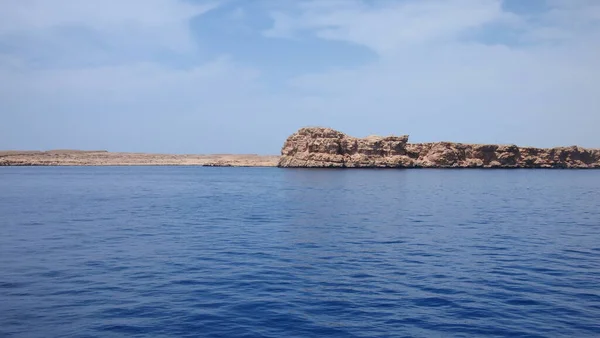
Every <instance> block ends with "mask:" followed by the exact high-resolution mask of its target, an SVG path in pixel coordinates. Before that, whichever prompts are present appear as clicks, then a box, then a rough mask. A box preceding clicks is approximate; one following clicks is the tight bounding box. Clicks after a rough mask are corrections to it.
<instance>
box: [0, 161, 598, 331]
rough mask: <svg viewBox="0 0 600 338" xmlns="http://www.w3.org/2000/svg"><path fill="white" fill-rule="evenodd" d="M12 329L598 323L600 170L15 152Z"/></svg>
mask: <svg viewBox="0 0 600 338" xmlns="http://www.w3.org/2000/svg"><path fill="white" fill-rule="evenodd" d="M0 336H1V337H134V336H139V337H323V336H328V337H403V336H406V337H482V336H492V337H594V336H595V337H598V336H600V171H591V170H590V171H578V170H294V169H276V168H201V167H81V168H76V167H72V168H71V167H42V168H39V167H38V168H35V167H27V168H0Z"/></svg>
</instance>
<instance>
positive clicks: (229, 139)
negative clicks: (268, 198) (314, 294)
mask: <svg viewBox="0 0 600 338" xmlns="http://www.w3.org/2000/svg"><path fill="white" fill-rule="evenodd" d="M305 126H325V127H331V128H334V129H337V130H340V131H342V132H345V133H347V134H350V135H353V136H360V137H364V136H368V135H403V134H409V135H410V142H435V141H455V142H464V143H504V144H518V145H523V146H538V147H552V146H568V145H575V144H577V145H580V146H585V147H597V148H600V132H599V130H600V128H599V127H600V1H598V0H504V1H502V0H214V1H213V0H127V1H123V0H85V1H82V0H4V1H0V149H20V150H23V149H28V150H48V149H86V150H95V149H105V150H109V151H133V152H155V153H258V154H278V153H279V151H280V148H281V146H282V144H283V142H284V141H285V139H286V137H287V136H288V135H290V134H291V133H293V132H294V131H296V130H297V129H299V128H301V127H305Z"/></svg>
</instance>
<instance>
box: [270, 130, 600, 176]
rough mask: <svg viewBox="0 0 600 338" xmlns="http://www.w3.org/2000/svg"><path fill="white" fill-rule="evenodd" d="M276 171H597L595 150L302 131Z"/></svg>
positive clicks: (286, 147)
mask: <svg viewBox="0 0 600 338" xmlns="http://www.w3.org/2000/svg"><path fill="white" fill-rule="evenodd" d="M278 166H279V167H282V168H581V169H592V168H600V149H585V148H581V147H578V146H571V147H558V148H547V149H545V148H533V147H518V146H516V145H497V144H463V143H453V142H434V143H414V144H411V143H408V135H403V136H388V137H381V136H369V137H366V138H356V137H352V136H348V135H346V134H344V133H341V132H339V131H337V130H334V129H330V128H320V127H311V128H302V129H300V130H298V131H297V132H296V133H294V134H292V135H291V136H290V137H289V138H288V139H287V140H286V141H285V144H284V145H283V148H282V150H281V157H280V159H279V163H278Z"/></svg>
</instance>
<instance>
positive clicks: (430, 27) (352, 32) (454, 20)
mask: <svg viewBox="0 0 600 338" xmlns="http://www.w3.org/2000/svg"><path fill="white" fill-rule="evenodd" d="M375 4H377V5H375ZM375 4H373V3H371V4H367V3H365V2H363V1H359V0H348V1H346V2H340V1H338V0H319V1H310V2H300V5H299V7H298V8H299V9H300V10H301V12H300V14H299V15H293V14H286V13H283V12H274V13H273V14H272V15H273V19H274V26H273V28H272V29H269V30H267V31H266V32H265V34H266V35H267V36H272V37H278V36H279V37H286V36H291V35H293V33H294V31H297V30H312V31H313V32H314V34H315V35H316V36H318V37H321V38H324V39H332V40H342V41H347V42H352V43H356V44H360V45H364V46H367V47H369V48H371V49H373V50H374V51H376V52H378V53H380V54H386V53H389V52H392V51H394V50H396V49H398V48H400V47H402V46H405V45H406V44H413V43H423V42H431V41H436V42H444V41H448V40H451V39H456V38H457V37H458V36H459V35H460V34H462V33H464V32H465V31H468V30H470V29H474V28H478V27H481V26H483V25H485V24H490V23H495V22H508V21H514V20H515V19H516V18H515V17H514V15H512V14H509V13H506V12H503V11H502V8H501V1H500V0H424V1H382V2H377V3H375Z"/></svg>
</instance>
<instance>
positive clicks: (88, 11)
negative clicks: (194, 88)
mask: <svg viewBox="0 0 600 338" xmlns="http://www.w3.org/2000/svg"><path fill="white" fill-rule="evenodd" d="M215 6H217V3H216V2H212V3H202V4H197V3H196V4H192V3H188V2H183V1H173V0H127V1H121V0H85V1H81V0H19V1H2V2H0V38H1V37H4V38H11V37H12V38H13V39H15V40H20V41H22V42H21V43H28V41H34V42H35V43H39V42H43V43H44V44H46V45H51V44H52V42H53V41H57V43H60V47H61V48H65V47H66V46H67V45H68V42H69V40H68V39H69V38H71V36H67V38H65V37H64V35H65V34H66V33H65V31H68V30H69V29H71V30H76V31H77V32H81V31H83V32H85V33H86V34H87V35H88V36H87V37H86V38H88V39H90V40H91V39H95V40H98V41H99V43H100V44H101V45H103V46H104V47H106V48H110V47H114V48H127V47H128V46H134V47H136V48H152V49H158V48H165V49H170V50H175V51H189V50H191V49H193V48H194V46H195V44H194V42H193V40H192V39H191V36H190V30H189V20H190V19H191V18H192V17H194V16H197V15H201V14H204V13H206V12H207V11H209V10H211V9H213V8H215ZM65 39H67V41H66V42H65ZM73 47H75V48H76V47H77V46H73Z"/></svg>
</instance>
